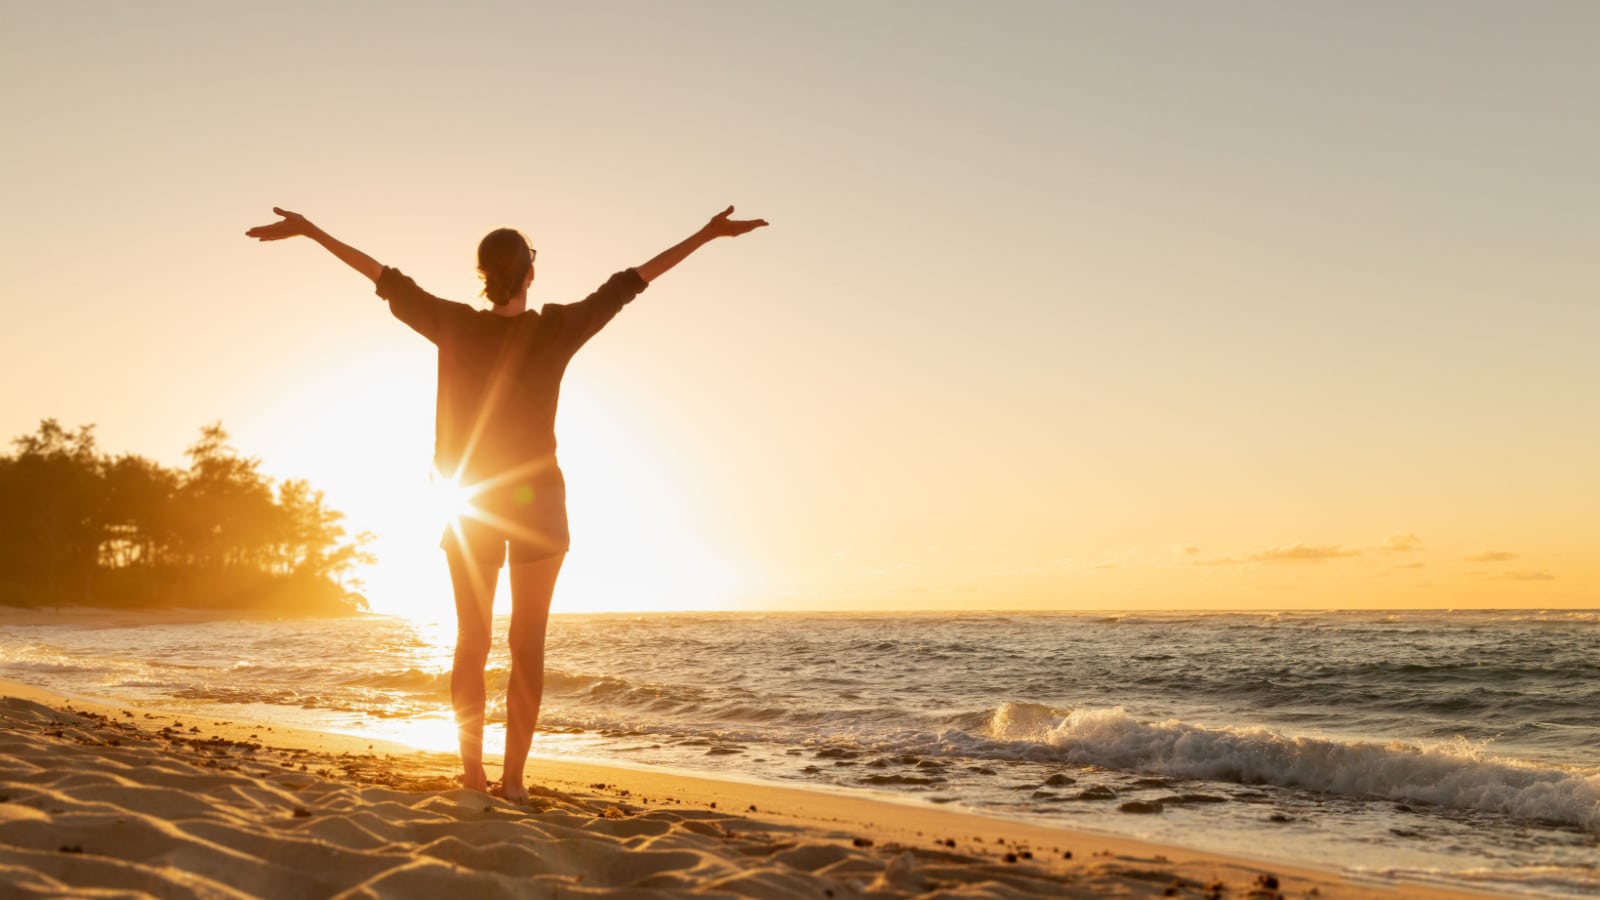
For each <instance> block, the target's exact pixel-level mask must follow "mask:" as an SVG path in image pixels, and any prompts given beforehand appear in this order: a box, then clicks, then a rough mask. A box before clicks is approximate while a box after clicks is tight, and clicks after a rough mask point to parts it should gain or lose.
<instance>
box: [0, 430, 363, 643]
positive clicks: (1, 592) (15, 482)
mask: <svg viewBox="0 0 1600 900" xmlns="http://www.w3.org/2000/svg"><path fill="white" fill-rule="evenodd" d="M12 445H13V447H14V448H15V452H14V453H13V454H11V455H9V456H0V603H4V604H7V605H11V606H59V605H62V604H70V605H83V606H105V607H118V608H130V607H138V608H155V607H205V608H211V609H233V610H250V611H273V612H279V613H283V614H287V615H304V614H310V615H318V614H322V615H327V614H341V613H350V612H356V611H359V610H362V609H365V608H366V606H367V601H366V598H364V597H362V596H361V595H360V594H358V593H355V592H354V590H353V584H354V583H353V582H352V580H351V578H350V573H351V570H352V569H353V568H354V567H355V566H356V565H357V564H359V563H363V562H369V561H370V560H371V557H370V556H369V555H368V554H367V553H366V552H365V551H364V550H363V549H362V548H363V546H364V545H365V544H366V542H367V540H368V539H369V538H370V535H367V534H365V533H363V534H359V535H354V536H351V535H348V534H347V533H346V532H345V529H344V527H343V525H341V524H340V523H341V522H342V521H343V519H344V514H343V513H341V512H338V511H336V510H332V509H329V508H328V507H327V505H326V504H325V503H324V502H323V495H322V492H321V491H318V490H313V489H312V487H311V485H310V484H308V483H307V482H305V481H300V480H291V481H285V482H282V483H281V484H279V483H274V481H273V480H272V479H270V478H267V477H266V476H264V475H262V474H261V472H260V465H261V463H260V460H257V459H254V458H250V457H244V456H240V455H239V453H238V451H236V450H234V448H233V447H231V446H229V444H228V434H227V432H225V431H223V429H222V425H221V424H220V423H218V424H213V425H208V426H206V427H204V428H202V429H200V440H199V441H197V442H196V443H195V444H194V446H192V447H190V448H189V449H188V451H187V455H188V457H189V467H188V469H170V468H167V467H165V466H162V465H160V464H158V463H155V462H152V461H151V460H148V459H145V458H144V457H141V456H134V455H132V454H123V455H121V456H115V457H113V456H109V455H107V454H104V453H102V452H101V451H100V450H99V448H98V447H97V446H96V445H95V438H94V426H92V425H84V426H80V427H79V428H78V429H77V430H75V431H69V430H67V429H65V428H63V427H61V425H60V424H59V423H58V422H56V420H54V419H46V420H44V421H43V422H41V423H40V424H39V430H38V431H37V432H36V433H34V434H29V435H24V436H22V437H19V438H17V439H15V440H14V441H12Z"/></svg>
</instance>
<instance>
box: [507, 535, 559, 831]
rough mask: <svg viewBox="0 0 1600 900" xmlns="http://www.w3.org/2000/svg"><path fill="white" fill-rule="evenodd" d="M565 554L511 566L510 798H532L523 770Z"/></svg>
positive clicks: (535, 721) (539, 697) (536, 719)
mask: <svg viewBox="0 0 1600 900" xmlns="http://www.w3.org/2000/svg"><path fill="white" fill-rule="evenodd" d="M565 559H566V555H565V554H562V555H559V556H553V557H550V558H549V559H541V560H537V561H535V562H530V563H521V564H519V565H514V566H512V567H511V636H510V644H511V681H510V684H509V685H508V686H507V687H506V768H505V773H504V774H503V775H502V776H501V778H502V779H503V785H504V791H505V796H506V798H507V799H511V800H520V799H522V798H524V797H527V796H528V790H527V788H525V787H523V786H522V769H523V766H525V765H526V764H527V762H528V747H529V746H530V745H531V744H532V743H533V730H534V728H535V727H537V726H538V724H539V704H540V701H541V700H543V699H544V633H545V628H546V626H547V625H549V623H550V597H551V595H552V594H554V593H555V589H556V576H557V575H560V574H561V563H562V562H563V561H564V560H565Z"/></svg>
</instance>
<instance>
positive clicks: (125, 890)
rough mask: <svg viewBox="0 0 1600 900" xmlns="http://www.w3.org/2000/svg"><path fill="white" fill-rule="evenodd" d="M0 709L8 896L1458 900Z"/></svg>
mask: <svg viewBox="0 0 1600 900" xmlns="http://www.w3.org/2000/svg"><path fill="white" fill-rule="evenodd" d="M0 695H3V696H4V699H0V750H3V756H0V801H3V802H0V870H3V875H0V878H3V880H4V882H5V883H6V884H7V885H8V887H7V891H8V895H10V896H61V895H63V894H82V895H94V896H117V897H143V896H151V897H183V898H190V897H192V898H224V897H227V898H232V897H352V898H353V897H438V896H468V895H470V896H474V897H479V898H490V897H581V896H596V897H598V896H605V897H677V896H696V897H729V898H733V897H757V898H791V897H794V898H798V897H819V898H831V897H839V898H843V897H1174V896H1175V897H1218V898H1220V897H1257V898H1269V897H1319V898H1362V897H1373V898H1376V897H1452V896H1469V895H1467V894H1464V893H1462V892H1459V891H1452V890H1441V889H1437V888H1432V887H1428V886H1424V885H1418V884H1410V883H1388V882H1367V881H1363V882H1353V881H1351V880H1349V879H1347V878H1342V877H1340V876H1338V875H1336V874H1333V873H1326V872H1319V871H1315V870H1306V869H1300V868H1296V867H1293V866H1287V865H1275V864H1267V863H1264V862H1258V861H1247V860H1240V859H1229V858H1226V857H1221V856H1215V855H1209V854H1204V853H1197V852H1194V851H1190V850H1184V849H1179V848H1172V847H1162V846H1157V845H1152V844H1145V843H1140V842H1137V841H1131V840H1126V839H1120V838H1115V837H1108V836H1103V835H1097V834H1091V833H1083V832H1074V831H1068V830H1064V829H1054V828H1044V827H1034V826H1029V825H1026V824H1021V823H1015V822H1007V821H1001V820H996V819H989V818H985V817H981V816H975V815H968V814H960V813H952V812H949V811H946V810H941V809H935V808H931V807H929V806H926V805H914V804H909V803H898V802H889V801H882V800H876V799H863V798H860V797H854V796H845V795H843V794H838V793H829V792H821V791H808V790H800V789H789V788H783V787H775V786H770V785H758V784H750V783H744V782H739V781H731V780H730V781H721V780H714V779H707V778H700V777H690V776H684V775H680V774H676V773H671V772H667V771H663V770H659V769H656V770H649V769H631V768H623V767H619V766H600V765H589V764H578V763H572V762H567V761H557V760H547V759H537V758H536V759H535V760H534V761H533V764H532V765H531V766H530V772H534V773H537V784H538V786H537V787H535V788H534V790H535V795H534V796H533V797H532V798H531V799H530V800H529V801H527V802H524V803H511V802H507V801H505V800H502V799H499V798H496V797H490V796H486V795H483V794H479V793H474V792H470V791H465V790H461V789H459V788H456V787H454V784H453V782H452V780H451V775H452V773H453V760H452V758H451V757H449V756H447V755H441V754H437V753H424V752H418V751H415V750H412V749H410V748H407V747H403V746H400V745H395V744H385V743H382V742H373V741H367V740H363V739H360V738H356V737H349V736H343V735H332V734H324V733H319V732H313V731H304V730H296V729H290V728H285V727H283V726H281V725H271V724H267V723H261V722H241V721H225V720H216V719H209V718H207V719H204V720H199V719H195V718H194V717H193V716H190V717H188V719H181V718H177V717H174V716H173V715H171V714H167V713H163V712H161V711H158V710H152V709H146V708H141V707H134V706H118V705H116V704H114V703H91V702H87V701H85V700H82V699H72V700H69V699H67V698H63V697H61V696H59V695H56V694H53V693H51V692H49V691H46V690H42V689H40V688H37V687H30V686H27V685H21V684H15V683H10V682H0Z"/></svg>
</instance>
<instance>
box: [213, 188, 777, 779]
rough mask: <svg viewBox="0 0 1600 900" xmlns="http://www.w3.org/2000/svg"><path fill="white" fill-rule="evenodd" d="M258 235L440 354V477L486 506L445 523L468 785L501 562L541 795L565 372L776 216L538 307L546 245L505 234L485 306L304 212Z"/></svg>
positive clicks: (494, 237) (483, 252)
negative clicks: (702, 253)
mask: <svg viewBox="0 0 1600 900" xmlns="http://www.w3.org/2000/svg"><path fill="white" fill-rule="evenodd" d="M272 211H273V212H274V213H276V214H278V215H279V216H282V217H283V218H282V219H281V220H280V221H278V222H274V223H272V224H270V225H261V226H257V227H255V228H252V229H250V230H249V231H247V232H245V234H246V235H248V236H249V237H253V238H258V239H260V240H263V241H276V240H282V239H284V238H289V237H297V236H303V237H308V238H311V239H312V240H314V241H316V242H317V243H319V244H321V245H322V246H323V247H324V248H326V249H327V250H328V251H329V252H330V253H332V254H333V255H334V256H336V257H338V258H339V259H340V260H342V261H344V262H345V263H346V264H348V265H349V266H350V267H351V268H353V269H355V270H356V271H358V272H360V273H361V274H362V275H365V276H366V277H367V278H370V279H372V281H373V282H374V283H375V284H376V286H377V293H378V296H380V297H382V298H384V299H385V300H387V301H389V309H390V311H391V312H392V313H394V315H395V317H396V318H398V319H400V320H401V321H402V322H405V323H406V324H407V325H409V326H411V327H412V328H413V329H415V330H416V331H417V332H418V333H419V334H421V335H422V336H423V337H426V338H427V339H428V340H430V341H432V342H433V343H434V344H436V345H437V346H438V348H439V390H438V398H437V422H436V431H435V446H434V468H435V470H436V473H437V477H442V478H445V479H448V480H449V481H450V482H451V483H453V484H455V485H458V486H459V487H460V488H461V489H462V490H463V491H464V492H465V493H466V494H467V495H469V496H470V497H471V503H472V508H471V509H470V511H469V512H468V513H467V514H465V515H461V516H458V517H456V519H455V520H454V521H452V522H451V523H450V526H449V527H448V528H447V529H446V530H445V534H444V537H443V539H442V540H441V542H440V546H441V547H442V548H443V549H444V551H445V557H446V559H447V560H448V562H449V565H450V579H451V583H452V585H453V588H454V591H455V601H456V621H457V631H456V652H455V663H454V668H452V670H451V673H450V699H451V702H452V703H453V705H454V707H455V715H456V727H457V730H458V734H459V737H460V744H461V765H462V784H464V785H465V786H466V787H469V788H473V789H476V790H486V789H487V786H488V779H487V776H486V775H485V773H484V770H483V708H484V680H483V672H484V665H485V663H486V662H487V660H488V655H489V636H490V616H491V613H492V610H493V607H494V592H495V583H496V582H497V581H498V578H499V570H500V566H501V565H503V564H504V563H505V561H506V560H507V558H508V557H509V559H510V565H511V634H510V644H511V679H510V683H509V685H508V686H507V689H506V720H507V721H506V750H505V774H504V792H505V796H507V797H509V798H512V799H518V798H522V797H526V796H527V795H528V792H527V789H526V788H524V787H523V784H522V774H523V767H524V765H525V764H526V762H527V758H528V747H529V744H530V743H531V742H532V739H533V731H534V726H535V725H537V724H538V720H539V703H540V699H541V695H542V694H543V692H544V640H545V629H546V625H547V624H548V622H549V616H550V598H551V595H552V593H553V592H554V590H555V583H556V576H557V575H558V574H559V573H560V571H561V563H562V561H563V560H564V559H565V558H566V553H567V546H568V542H569V537H568V533H567V509H566V487H565V482H564V481H563V479H562V476H561V468H560V466H559V465H557V463H556V438H555V416H556V402H557V400H558V399H559V396H560V391H561V376H562V374H563V373H564V372H565V371H566V368H567V363H568V361H569V360H571V359H572V355H573V354H574V353H576V352H577V350H578V348H579V347H582V346H583V344H584V342H586V341H587V340H589V338H591V337H593V336H594V335H595V333H596V332H598V331H599V330H600V329H601V328H603V327H604V326H605V324H606V323H607V322H609V321H611V319H612V317H613V316H615V315H616V314H617V312H618V311H619V310H621V309H622V307H623V306H625V305H626V304H627V303H628V302H629V301H631V300H633V298H634V297H636V296H638V294H639V292H640V291H643V290H644V289H645V287H646V286H647V285H648V284H649V283H650V282H652V281H654V280H655V279H656V278H657V277H659V276H660V275H661V274H662V273H663V272H666V271H667V270H668V269H670V268H672V267H673V266H675V265H677V264H678V263H680V262H682V261H683V260H684V259H685V258H686V257H688V255H689V254H691V253H693V252H694V251H695V250H697V249H699V248H700V247H701V246H703V245H704V244H706V243H708V242H710V241H711V240H713V239H715V238H719V237H736V236H738V235H741V234H745V233H747V232H749V231H752V230H754V229H756V228H759V227H761V226H763V225H766V224H767V223H766V222H765V221H764V220H761V219H749V220H736V219H733V218H731V216H732V214H733V207H731V206H730V207H728V208H727V209H725V210H723V211H722V212H721V213H718V214H717V215H716V216H713V217H712V219H711V221H709V222H707V223H706V224H705V226H704V227H702V228H701V229H700V230H698V231H696V232H695V233H694V234H692V235H690V236H689V237H688V238H685V239H684V240H682V241H680V242H679V243H677V244H675V245H673V246H672V247H669V248H668V249H666V250H664V251H662V252H661V253H660V254H658V255H656V256H655V257H654V258H652V259H651V260H650V261H649V262H646V263H644V264H643V265H641V266H638V267H636V268H632V269H624V270H623V271H621V272H618V273H616V274H615V275H612V276H611V277H610V278H608V279H607V280H606V282H605V284H603V285H601V286H600V288H599V289H598V290H596V291H595V292H594V293H593V294H590V295H589V296H588V297H587V298H585V299H583V300H581V301H579V302H577V303H572V304H560V303H550V304H545V305H544V306H543V307H542V308H540V309H539V310H538V311H537V312H535V311H532V310H529V309H528V308H527V304H528V288H529V286H530V285H532V284H533V277H534V257H535V251H534V249H533V248H532V246H530V245H529V243H528V239H527V238H526V237H525V236H524V235H523V234H522V233H520V232H518V231H514V230H512V229H509V228H501V229H497V230H495V231H491V232H489V234H488V235H486V236H485V237H484V238H483V240H482V241H481V242H480V243H479V244H478V274H479V275H480V276H482V278H483V284H484V286H483V295H484V296H485V297H487V298H488V299H489V301H490V302H491V303H492V304H493V307H492V308H491V309H488V310H475V309H473V308H472V307H470V306H467V305H466V304H463V303H454V302H451V301H448V300H442V299H440V298H438V297H435V296H433V295H432V294H429V293H428V292H426V291H424V290H422V289H421V288H419V287H417V284H416V282H414V281H412V280H411V279H410V278H407V277H406V276H405V275H403V274H401V273H400V271H399V270H398V269H393V268H389V267H387V266H383V265H380V264H379V263H378V262H377V261H376V260H374V259H373V258H372V257H370V256H368V255H366V254H365V253H362V252H361V251H359V250H357V249H355V248H353V247H351V246H349V245H348V244H345V243H342V242H340V241H338V240H336V239H335V238H333V237H332V236H331V235H329V234H328V233H327V232H325V231H323V230H322V229H321V228H318V227H317V226H316V225H313V224H312V223H311V222H309V221H308V220H307V219H306V218H305V217H304V216H302V215H300V214H299V213H292V212H288V211H286V210H283V209H279V208H277V207H273V209H272Z"/></svg>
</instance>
